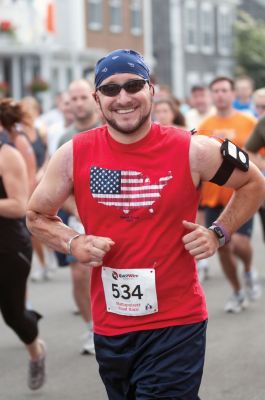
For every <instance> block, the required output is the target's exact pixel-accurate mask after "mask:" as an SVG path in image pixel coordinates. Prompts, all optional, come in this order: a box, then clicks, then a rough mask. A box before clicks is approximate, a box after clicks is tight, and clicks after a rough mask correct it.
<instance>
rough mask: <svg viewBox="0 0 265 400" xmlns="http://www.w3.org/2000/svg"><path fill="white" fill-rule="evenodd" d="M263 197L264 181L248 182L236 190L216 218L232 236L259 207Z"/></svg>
mask: <svg viewBox="0 0 265 400" xmlns="http://www.w3.org/2000/svg"><path fill="white" fill-rule="evenodd" d="M264 196H265V180H264V179H263V181H262V180H260V181H259V183H258V182H249V183H248V184H247V185H244V186H243V187H241V188H240V189H238V190H236V191H235V192H234V194H233V196H232V198H231V199H230V201H229V203H228V204H227V206H226V207H225V209H224V211H223V212H222V213H221V215H220V216H219V218H218V221H219V222H221V223H222V224H223V225H224V226H225V228H226V229H227V231H228V232H229V233H230V234H232V233H234V232H236V231H237V230H238V229H239V228H240V226H242V225H243V224H244V223H245V222H247V221H248V220H249V219H250V218H251V217H252V216H253V215H254V214H255V212H256V211H257V209H258V208H259V207H260V205H261V204H262V202H263V201H264Z"/></svg>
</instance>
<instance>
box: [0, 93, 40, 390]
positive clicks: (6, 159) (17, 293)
mask: <svg viewBox="0 0 265 400" xmlns="http://www.w3.org/2000/svg"><path fill="white" fill-rule="evenodd" d="M21 117H22V115H21V108H20V106H19V104H18V103H16V102H13V101H12V100H8V99H4V100H0V123H1V125H2V126H3V127H4V128H5V129H6V130H7V132H8V129H10V127H11V128H12V122H13V124H14V121H15V122H19V121H17V120H19V119H20V118H21ZM27 201H28V177H27V171H26V165H25V162H24V160H23V158H22V156H21V154H20V153H19V152H18V151H17V150H16V149H15V148H14V147H12V146H10V145H9V144H3V143H2V142H0V259H1V265H0V310H1V313H2V315H3V318H4V320H5V322H6V324H7V325H8V326H9V327H10V328H12V329H13V330H14V331H15V333H16V334H17V335H18V337H19V338H20V340H21V341H22V342H23V343H24V344H25V346H26V349H27V351H28V353H29V358H30V361H29V375H28V385H29V387H30V389H38V388H39V387H41V386H42V385H43V383H44V380H45V368H44V359H45V357H44V355H45V353H44V346H43V342H42V341H41V340H40V339H39V337H38V320H39V319H40V318H41V315H40V314H38V313H37V312H35V311H29V310H27V309H26V307H25V294H26V283H27V278H28V275H29V271H30V265H31V255H32V247H31V239H30V234H29V232H28V230H27V228H26V225H25V222H24V217H25V213H26V205H27Z"/></svg>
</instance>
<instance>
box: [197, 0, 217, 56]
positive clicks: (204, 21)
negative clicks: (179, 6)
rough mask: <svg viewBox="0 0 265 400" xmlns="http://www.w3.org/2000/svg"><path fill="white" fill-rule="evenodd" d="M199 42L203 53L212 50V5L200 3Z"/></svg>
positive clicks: (209, 52)
mask: <svg viewBox="0 0 265 400" xmlns="http://www.w3.org/2000/svg"><path fill="white" fill-rule="evenodd" d="M200 44H201V50H202V53H204V54H212V53H213V51H214V12H213V5H212V4H210V3H202V5H201V9H200Z"/></svg>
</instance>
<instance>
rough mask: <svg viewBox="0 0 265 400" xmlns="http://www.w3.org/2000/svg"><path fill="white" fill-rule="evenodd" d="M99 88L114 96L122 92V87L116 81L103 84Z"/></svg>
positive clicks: (107, 94) (106, 94)
mask: <svg viewBox="0 0 265 400" xmlns="http://www.w3.org/2000/svg"><path fill="white" fill-rule="evenodd" d="M99 90H100V91H101V93H102V94H104V96H109V97H114V96H117V94H119V93H120V90H121V87H120V85H116V84H115V83H110V84H109V85H103V86H102V87H100V88H99Z"/></svg>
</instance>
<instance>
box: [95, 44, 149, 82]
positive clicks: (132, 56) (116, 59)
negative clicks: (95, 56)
mask: <svg viewBox="0 0 265 400" xmlns="http://www.w3.org/2000/svg"><path fill="white" fill-rule="evenodd" d="M127 73H128V74H135V75H139V76H141V77H142V78H144V79H146V80H148V81H149V80H150V75H149V68H148V66H147V65H146V64H145V61H144V59H143V57H142V56H141V54H139V53H137V52H136V51H134V50H115V51H112V52H111V53H109V54H108V55H107V56H106V57H104V58H101V59H100V60H99V61H98V62H97V64H96V68H95V87H96V89H97V88H98V87H99V85H100V84H101V82H103V81H104V80H105V79H106V78H108V77H109V76H112V75H116V74H127Z"/></svg>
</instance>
